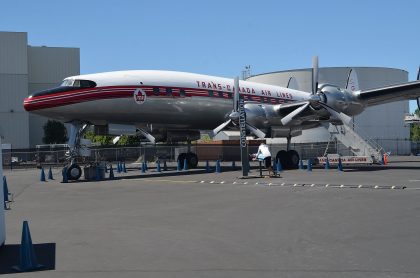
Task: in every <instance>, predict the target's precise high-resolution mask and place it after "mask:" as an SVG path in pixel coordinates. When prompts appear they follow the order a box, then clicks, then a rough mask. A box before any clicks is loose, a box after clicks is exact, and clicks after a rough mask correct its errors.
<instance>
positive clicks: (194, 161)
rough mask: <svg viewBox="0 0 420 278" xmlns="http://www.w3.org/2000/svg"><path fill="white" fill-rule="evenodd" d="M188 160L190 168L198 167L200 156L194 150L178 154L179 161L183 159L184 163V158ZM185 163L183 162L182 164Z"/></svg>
mask: <svg viewBox="0 0 420 278" xmlns="http://www.w3.org/2000/svg"><path fill="white" fill-rule="evenodd" d="M185 159H186V160H187V165H188V168H190V169H192V168H196V167H197V165H198V156H197V155H196V154H195V153H193V152H188V153H180V154H179V155H178V159H177V161H181V163H184V160H185ZM182 165H183V164H182Z"/></svg>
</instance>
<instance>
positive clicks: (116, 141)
mask: <svg viewBox="0 0 420 278" xmlns="http://www.w3.org/2000/svg"><path fill="white" fill-rule="evenodd" d="M120 139H121V136H116V137H115V138H114V139H112V144H114V145H115V144H117V143H118V141H120Z"/></svg>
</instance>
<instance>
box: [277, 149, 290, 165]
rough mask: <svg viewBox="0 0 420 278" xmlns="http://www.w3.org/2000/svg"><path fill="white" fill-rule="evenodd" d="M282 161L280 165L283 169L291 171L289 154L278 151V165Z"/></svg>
mask: <svg viewBox="0 0 420 278" xmlns="http://www.w3.org/2000/svg"><path fill="white" fill-rule="evenodd" d="M279 160H280V164H281V166H282V167H283V169H289V167H288V165H289V161H288V160H289V159H288V156H287V152H286V151H284V150H281V151H278V152H277V155H276V163H277V161H279Z"/></svg>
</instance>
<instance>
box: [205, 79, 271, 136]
mask: <svg viewBox="0 0 420 278" xmlns="http://www.w3.org/2000/svg"><path fill="white" fill-rule="evenodd" d="M234 88H235V90H234V93H233V110H232V112H231V113H230V114H229V120H227V121H226V122H224V123H222V124H220V125H219V126H217V127H216V128H215V129H213V130H212V131H211V133H210V136H211V137H214V136H216V135H217V134H218V133H219V132H220V131H222V130H223V129H224V128H226V127H227V126H228V125H229V124H234V125H237V124H238V123H239V77H236V78H235V83H234ZM245 124H246V128H247V129H249V130H250V131H251V132H252V133H253V134H255V135H256V136H257V137H258V138H261V139H263V138H265V133H264V132H262V131H261V130H259V129H258V128H256V127H254V126H252V125H250V124H248V123H245Z"/></svg>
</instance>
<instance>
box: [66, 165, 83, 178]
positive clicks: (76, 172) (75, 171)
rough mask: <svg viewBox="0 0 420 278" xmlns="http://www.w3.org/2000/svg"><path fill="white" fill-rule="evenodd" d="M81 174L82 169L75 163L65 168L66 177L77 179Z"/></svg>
mask: <svg viewBox="0 0 420 278" xmlns="http://www.w3.org/2000/svg"><path fill="white" fill-rule="evenodd" d="M81 176H82V169H81V168H80V166H79V165H77V164H72V165H70V167H69V168H68V169H67V179H69V180H74V181H75V180H78V179H79V178H80V177H81Z"/></svg>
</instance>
